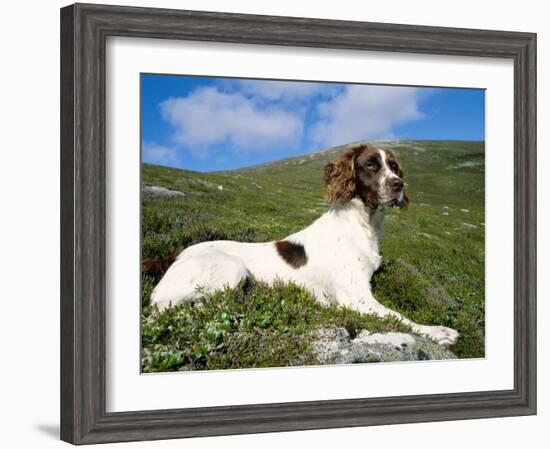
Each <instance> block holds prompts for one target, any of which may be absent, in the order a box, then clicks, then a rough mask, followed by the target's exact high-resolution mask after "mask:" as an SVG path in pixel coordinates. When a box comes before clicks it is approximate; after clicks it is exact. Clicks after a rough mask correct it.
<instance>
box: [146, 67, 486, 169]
mask: <svg viewBox="0 0 550 449" xmlns="http://www.w3.org/2000/svg"><path fill="white" fill-rule="evenodd" d="M141 109H142V110H141V114H142V115H141V120H142V135H141V139H142V160H143V161H144V162H148V163H153V164H159V165H165V166H169V167H176V168H185V169H188V170H196V171H203V172H204V171H215V170H228V169H232V168H239V167H245V166H249V165H254V164H259V163H263V162H269V161H273V160H278V159H282V158H286V157H292V156H298V155H301V154H304V153H308V152H311V151H316V150H320V149H325V148H329V147H332V146H335V145H342V144H346V143H351V142H355V141H358V140H387V139H390V140H394V139H406V140H412V139H421V140H484V139H485V91H484V90H482V89H456V88H434V87H406V86H382V85H368V84H336V83H317V82H297V81H270V80H245V79H229V78H216V77H197V76H180V75H175V76H172V75H149V74H142V75H141Z"/></svg>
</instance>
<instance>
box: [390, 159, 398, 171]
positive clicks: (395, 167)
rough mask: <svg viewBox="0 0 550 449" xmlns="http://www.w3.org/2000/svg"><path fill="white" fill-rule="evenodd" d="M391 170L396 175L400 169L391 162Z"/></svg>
mask: <svg viewBox="0 0 550 449" xmlns="http://www.w3.org/2000/svg"><path fill="white" fill-rule="evenodd" d="M390 170H391V171H392V172H394V173H397V170H398V167H397V164H396V163H395V162H393V161H392V162H390Z"/></svg>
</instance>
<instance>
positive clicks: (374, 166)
mask: <svg viewBox="0 0 550 449" xmlns="http://www.w3.org/2000/svg"><path fill="white" fill-rule="evenodd" d="M365 167H367V168H368V169H369V170H376V169H377V168H378V164H377V163H376V162H375V161H368V162H367V165H365Z"/></svg>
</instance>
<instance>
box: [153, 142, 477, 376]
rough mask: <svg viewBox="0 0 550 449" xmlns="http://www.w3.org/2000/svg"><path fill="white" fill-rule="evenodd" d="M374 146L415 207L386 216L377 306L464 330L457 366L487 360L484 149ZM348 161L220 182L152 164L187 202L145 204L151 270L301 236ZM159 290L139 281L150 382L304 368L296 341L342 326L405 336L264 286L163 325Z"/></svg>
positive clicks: (290, 163)
mask: <svg viewBox="0 0 550 449" xmlns="http://www.w3.org/2000/svg"><path fill="white" fill-rule="evenodd" d="M377 145H378V146H379V147H381V148H383V147H388V148H391V149H393V150H394V151H395V152H396V153H397V155H398V157H399V159H400V161H401V162H402V165H403V167H404V169H405V178H406V182H407V184H408V188H407V191H408V195H409V198H410V200H411V204H410V207H409V209H408V210H407V211H405V212H401V211H398V210H393V209H392V210H390V211H389V213H388V214H387V217H386V222H385V232H384V235H383V237H382V241H381V253H382V256H383V259H384V262H383V264H382V266H381V268H380V269H379V270H378V272H377V273H376V274H375V276H374V277H373V290H374V295H375V297H376V298H378V299H379V300H380V301H381V302H383V303H384V304H386V305H388V306H389V307H391V308H393V309H395V310H399V311H401V312H402V313H403V314H405V316H407V317H409V318H411V319H412V320H414V321H417V322H419V323H424V324H439V325H445V326H450V327H453V328H455V329H457V330H459V331H460V333H461V338H460V340H459V341H458V343H457V344H456V345H455V346H454V347H453V348H452V350H453V352H454V353H455V354H456V355H457V356H458V357H462V358H469V357H482V356H484V259H485V254H484V244H485V240H484V232H485V229H484V221H485V219H484V179H485V177H484V174H485V172H484V170H485V165H484V158H485V153H484V144H483V142H441V141H415V142H406V141H400V142H395V143H392V142H379V143H377ZM340 151H341V148H334V149H330V150H327V151H324V152H317V153H311V154H307V155H304V156H302V157H297V158H292V159H286V160H282V161H277V162H273V163H269V164H263V165H258V166H254V167H249V168H244V169H239V170H232V171H227V172H216V173H196V172H190V171H184V170H176V169H169V168H165V167H158V166H152V165H147V164H144V165H143V166H142V183H143V185H144V186H160V187H164V188H167V189H171V190H174V191H178V192H182V193H184V195H172V196H167V195H158V194H154V193H150V192H148V191H147V192H145V193H144V194H143V196H142V239H143V240H142V258H143V260H149V259H157V258H163V257H166V256H167V255H168V254H171V253H172V252H174V251H181V250H182V249H184V248H186V247H187V246H189V245H192V244H194V243H198V242H201V241H205V240H217V239H234V240H239V241H267V240H273V239H281V238H283V237H285V236H286V235H288V234H290V233H292V232H295V231H297V230H299V229H302V228H303V227H305V226H307V225H309V224H310V223H311V222H312V221H313V220H314V219H316V218H317V217H318V216H319V215H320V214H322V213H323V212H325V211H326V209H327V204H326V202H325V201H324V199H323V192H324V186H323V182H322V166H323V165H324V164H325V163H326V162H327V161H328V160H331V159H334V158H335V157H337V155H338V154H339V153H340ZM155 282H156V280H155V279H152V278H149V277H148V276H144V277H143V289H142V291H143V298H142V300H143V305H144V308H143V345H144V360H143V367H144V370H145V371H157V370H158V371H164V370H176V369H189V368H194V369H199V368H207V369H212V368H227V367H244V366H284V365H292V364H304V363H308V356H307V354H308V349H307V341H306V342H305V343H303V345H302V346H303V347H301V346H300V345H298V344H296V341H294V336H295V334H296V333H297V332H298V333H300V332H301V333H302V335H303V334H304V333H307V332H308V331H309V330H310V329H313V328H314V327H315V326H318V325H325V324H327V323H335V322H337V323H340V324H342V323H344V326H345V327H346V328H349V329H350V330H351V332H355V331H357V330H358V329H363V328H366V329H369V326H370V327H371V328H377V329H383V328H388V327H390V328H394V329H395V328H400V326H401V325H400V324H397V323H395V322H390V321H381V320H378V319H376V318H373V317H364V316H360V315H358V314H354V313H353V312H350V311H345V310H337V309H331V310H325V309H324V308H322V307H319V306H318V305H316V304H315V302H314V301H313V300H312V299H311V298H309V297H308V295H307V292H302V294H301V296H300V295H298V294H296V292H295V291H294V290H292V286H279V287H276V288H274V289H270V288H268V287H267V286H263V285H258V284H256V283H252V285H244V286H242V287H241V288H239V289H236V290H235V291H226V292H221V293H220V295H218V296H217V297H211V298H207V299H205V303H208V304H211V307H210V309H209V310H204V308H203V309H201V310H202V311H201V312H200V313H199V312H197V309H198V308H197V307H193V305H192V304H188V305H184V306H181V307H176V308H174V309H173V310H171V311H168V312H164V313H163V314H162V315H161V316H160V317H158V316H157V315H156V313H154V311H153V310H152V309H151V307H150V306H149V305H148V295H149V293H150V290H151V288H152V287H153V285H154V283H155ZM289 289H290V290H289ZM298 290H300V289H298ZM290 291H292V293H289V292H290ZM214 296H216V295H214ZM298 297H299V298H298ZM243 298H244V299H243ZM282 299H285V300H286V301H283V303H284V304H286V306H285V307H286V308H285V309H284V310H278V311H277V313H276V314H275V312H274V311H273V310H272V308H273V307H274V306H273V304H272V303H273V302H281V300H282ZM237 300H239V301H241V302H242V301H245V302H246V301H249V303H248V306H247V307H248V308H245V309H243V308H242V307H240V308H239V307H238V306H237V303H236V301H237ZM224 304H225V305H224ZM227 304H232V305H231V306H229V305H227ZM305 305H307V307H305ZM233 306H234V307H233ZM224 307H225V309H224ZM222 309H223V310H222ZM293 310H294V312H295V315H296V314H297V315H296V316H301V317H302V319H301V321H300V323H294V322H293V320H292V319H291V316H292V311H293ZM300 310H301V312H300ZM224 313H225V316H224V317H222V315H223V314H224ZM300 313H301V315H300ZM254 314H255V315H254ZM281 314H282V315H284V316H287V315H288V319H289V321H288V320H287V321H288V322H284V323H282V324H281V323H279V324H273V323H271V324H269V323H268V324H266V325H260V324H261V323H262V322H263V321H262V320H263V318H265V316H264V315H269V316H271V321H273V319H275V317H276V316H280V315H281ZM252 315H254V316H252ZM247 320H248V321H247ZM268 321H270V320H269V319H268ZM245 322H247V323H248V324H245ZM220 323H222V324H220ZM223 323H225V324H223ZM304 323H305V324H304ZM209 329H210V330H209ZM212 329H214V330H212ZM260 331H261V332H260ZM247 338H251V340H250V343H247V341H248V340H247ZM306 340H307V339H306ZM301 342H302V340H301ZM260 343H261V344H260ZM262 345H263V346H262ZM233 346H235V347H239V348H241V349H240V351H241V352H239V353H238V354H243V353H245V352H246V353H247V354H248V355H247V356H246V357H244V356H238V355H236V354H237V353H236V352H234V351H237V350H236V349H235V348H234V347H233ZM258 347H259V349H258ZM231 348H233V349H231ZM243 348H245V349H246V351H244V350H243ZM252 348H256V350H255V351H253V350H252ZM262 348H263V349H262ZM298 348H299V350H298ZM298 353H299V354H301V355H300V356H299V357H298ZM250 354H255V355H254V357H252V356H251V355H250Z"/></svg>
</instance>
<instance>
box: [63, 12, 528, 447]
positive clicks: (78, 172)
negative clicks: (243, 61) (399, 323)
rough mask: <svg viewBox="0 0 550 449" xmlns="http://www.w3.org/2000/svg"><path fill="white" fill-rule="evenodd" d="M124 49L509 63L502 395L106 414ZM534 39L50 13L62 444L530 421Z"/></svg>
mask: <svg viewBox="0 0 550 449" xmlns="http://www.w3.org/2000/svg"><path fill="white" fill-rule="evenodd" d="M107 36H133V37H147V38H153V37H154V38H163V39H187V40H196V41H215V42H237V43H248V44H269V45H293V46H300V47H322V48H335V49H356V50H378V51H392V52H414V53H429V54H442V55H468V56H482V57H496V58H511V59H512V60H513V61H514V102H515V104H514V112H515V117H514V136H515V137H514V147H515V150H514V151H515V153H514V157H515V172H514V192H515V197H514V227H515V229H514V232H515V246H514V254H515V256H514V257H515V259H514V260H515V263H514V267H515V268H514V304H515V319H514V380H515V382H514V388H513V389H512V390H506V391H480V392H474V393H460V394H436V395H421V396H406V397H385V398H376V399H351V400H330V401H328V400H327V401H313V402H298V403H296V402H292V403H278V404H264V405H242V406H227V407H208V408H199V409H169V410H154V411H132V412H122V413H106V411H105V41H106V37H107ZM535 245H536V35H535V34H532V33H518V32H507V31H506V32H503V31H484V30H470V29H453V28H437V27H426V26H409V25H393V24H382V23H365V22H348V21H333V20H318V19H304V18H288V17H271V16H257V15H242V14H225V13H212V12H197V11H179V10H166V9H149V8H132V7H118V6H102V5H86V4H76V5H72V6H67V7H65V8H62V9H61V439H63V440H65V441H68V442H71V443H74V444H89V443H105V442H115V441H132V440H152V439H163V438H180V437H197V436H211V435H229V434H239V433H257V432H274V431H288V430H303V429H320V428H331V427H348V426H367V425H380V424H396V423H412V422H423V421H442V420H455V419H470V418H488V417H500V416H518V415H532V414H535V413H536V303H535V301H536V246H535Z"/></svg>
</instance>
